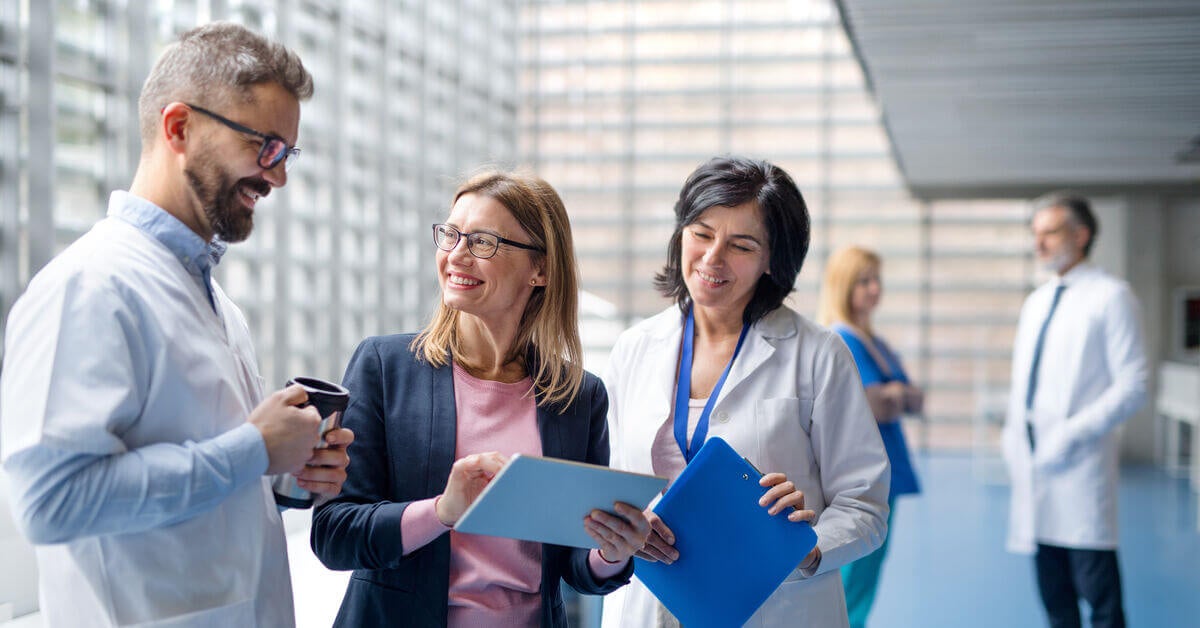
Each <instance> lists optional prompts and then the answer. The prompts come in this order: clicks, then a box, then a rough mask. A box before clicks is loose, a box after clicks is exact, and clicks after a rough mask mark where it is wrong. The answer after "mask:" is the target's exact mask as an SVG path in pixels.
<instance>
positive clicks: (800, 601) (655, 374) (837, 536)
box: [603, 307, 890, 628]
mask: <svg viewBox="0 0 1200 628" xmlns="http://www.w3.org/2000/svg"><path fill="white" fill-rule="evenodd" d="M681 323H682V316H681V314H680V311H679V310H678V309H677V308H675V307H671V308H669V309H667V310H666V311H665V312H662V313H660V314H658V315H656V316H654V317H653V318H650V319H648V320H646V321H643V322H642V323H639V324H638V325H636V326H634V327H633V328H632V329H630V330H628V331H626V332H625V333H624V334H622V335H621V337H620V338H619V339H618V340H617V344H616V347H615V348H614V349H613V353H612V358H611V360H610V362H609V366H608V369H607V370H606V377H605V378H604V381H605V386H606V387H607V389H608V395H609V414H608V420H609V430H610V439H611V442H612V457H611V464H612V466H613V467H615V468H620V469H626V470H630V471H638V472H642V473H653V469H652V466H651V465H652V463H651V457H650V447H651V444H652V443H653V442H654V437H655V434H656V432H657V431H658V429H659V427H660V426H662V424H663V422H664V421H666V420H667V417H668V416H669V415H670V413H671V407H672V401H673V399H674V391H675V383H676V382H675V373H676V364H677V362H678V359H679V344H680V338H681V334H682V324H681ZM708 435H709V436H719V437H721V438H723V439H725V440H726V441H728V442H729V444H730V445H732V446H733V448H734V449H735V450H737V451H738V452H739V453H741V454H742V455H743V456H746V457H747V458H748V459H749V460H750V461H751V462H752V463H753V464H754V465H755V466H757V467H758V468H759V469H761V470H762V471H763V472H764V473H768V472H782V473H785V474H787V477H788V479H789V480H791V481H793V482H795V484H796V486H797V488H799V489H800V490H802V491H804V496H805V507H806V508H809V509H812V510H815V511H816V513H817V523H816V526H815V530H816V532H817V536H818V543H817V545H818V547H820V548H821V552H822V554H823V558H822V560H821V564H820V565H819V566H818V568H817V570H816V571H815V572H814V573H810V574H805V573H802V572H801V571H800V570H799V569H797V570H795V571H794V572H793V573H792V574H791V575H790V576H789V577H788V578H787V580H786V581H784V583H783V584H782V585H780V587H779V588H778V589H777V590H776V591H775V593H774V594H773V595H772V596H771V597H770V598H769V599H768V600H767V601H766V602H765V603H764V604H763V606H762V607H761V608H760V609H759V611H758V612H757V613H756V614H755V615H754V616H753V617H752V618H751V619H750V621H749V622H748V623H747V625H748V626H810V627H816V628H827V627H830V628H835V627H839V626H846V625H848V621H847V618H846V602H845V596H844V593H843V591H842V580H841V577H840V576H839V574H838V568H839V567H841V566H842V565H845V564H847V563H849V562H851V561H853V560H855V559H858V558H861V557H863V556H865V555H867V554H869V553H870V552H872V551H874V550H875V549H876V548H878V547H879V545H880V544H881V543H882V542H883V539H884V536H885V534H886V533H887V514H888V506H887V496H888V484H889V481H890V480H889V478H890V470H889V467H888V460H887V454H886V453H885V451H884V448H883V441H882V440H881V439H880V437H879V429H878V428H877V427H876V426H875V420H874V418H873V416H872V414H871V410H870V408H869V407H868V405H867V400H866V397H865V395H864V393H863V387H862V383H861V380H860V379H859V376H858V370H857V369H856V367H855V365H854V359H853V358H852V357H851V355H850V352H849V350H848V349H846V346H845V344H844V343H843V342H842V340H841V339H840V338H839V337H838V336H837V334H835V333H833V332H831V331H829V330H827V329H825V328H822V327H819V326H817V325H815V324H813V323H811V322H809V321H808V320H806V319H804V318H803V317H801V316H800V315H799V314H797V313H795V312H793V311H792V310H790V309H788V308H786V307H780V308H778V309H776V310H775V311H773V312H771V313H770V314H768V315H767V316H766V317H764V318H763V319H762V320H760V321H759V322H757V323H756V324H754V325H753V326H752V327H751V328H750V331H749V333H748V334H747V335H746V340H745V344H744V345H743V347H742V351H741V353H740V354H739V355H738V357H737V360H735V361H734V364H733V368H732V370H731V371H730V373H729V377H728V379H727V380H726V382H725V385H724V387H723V388H722V389H721V392H720V395H719V397H718V399H717V403H716V405H715V406H714V407H713V411H712V415H711V417H710V422H709V428H708ZM714 507H719V505H718V504H714ZM733 577H736V576H733ZM656 607H657V600H655V598H654V597H653V595H652V594H651V593H650V592H649V590H648V589H646V588H645V586H644V585H642V584H641V582H639V581H638V580H637V578H636V572H635V577H634V580H633V581H632V582H631V583H630V584H629V585H628V586H626V587H623V588H621V589H618V590H617V591H616V592H614V593H611V594H609V595H608V596H606V598H605V602H604V624H603V625H604V626H605V627H606V628H608V627H612V628H615V627H622V628H638V627H644V626H654V625H655V621H656V619H655V618H656Z"/></svg>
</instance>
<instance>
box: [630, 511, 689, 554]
mask: <svg viewBox="0 0 1200 628" xmlns="http://www.w3.org/2000/svg"><path fill="white" fill-rule="evenodd" d="M645 514H646V519H647V520H648V521H649V522H650V536H648V537H646V544H645V545H644V546H643V547H642V548H641V549H640V550H638V552H637V557H638V558H641V559H642V560H648V561H650V562H652V563H654V562H663V563H666V564H668V565H670V564H671V563H673V562H675V561H676V560H679V550H677V549H675V533H674V532H671V528H668V527H667V524H666V523H663V520H662V518H661V517H659V516H658V514H657V513H655V512H654V511H652V510H647V511H646V513H645Z"/></svg>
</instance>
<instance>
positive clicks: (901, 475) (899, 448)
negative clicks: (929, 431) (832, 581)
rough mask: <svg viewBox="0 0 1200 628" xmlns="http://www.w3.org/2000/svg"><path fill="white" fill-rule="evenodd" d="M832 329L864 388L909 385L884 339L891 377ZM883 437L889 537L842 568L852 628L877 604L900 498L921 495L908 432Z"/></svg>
mask: <svg viewBox="0 0 1200 628" xmlns="http://www.w3.org/2000/svg"><path fill="white" fill-rule="evenodd" d="M832 329H833V330H834V331H836V332H837V333H838V335H839V336H841V337H842V340H843V341H845V343H846V346H847V347H849V349H850V353H851V354H852V355H853V356H854V363H855V364H856V365H858V372H859V375H860V376H861V377H862V383H863V387H864V388H865V387H867V386H872V385H875V384H887V383H890V382H895V381H898V382H902V383H905V384H907V383H908V376H907V375H905V373H904V367H903V366H901V364H900V358H898V357H897V356H896V354H895V353H894V352H893V351H892V349H891V347H888V346H887V343H885V342H884V341H883V340H882V339H880V338H878V337H876V338H874V339H873V340H874V341H875V348H876V350H877V351H878V352H879V354H880V355H881V356H882V357H883V359H884V360H885V361H886V362H887V367H888V370H890V371H891V375H884V372H883V369H881V368H880V367H879V365H878V364H876V362H875V359H874V358H873V357H872V356H871V353H870V352H869V351H867V347H866V345H864V344H863V341H862V340H861V339H860V338H859V337H858V336H856V335H855V333H854V331H853V330H851V329H850V328H849V327H848V326H846V325H844V324H841V323H836V324H834V325H833V326H832ZM896 418H897V419H899V417H896ZM879 434H880V436H882V437H883V446H884V448H885V449H886V450H887V455H888V460H889V461H890V462H891V463H892V489H891V494H889V495H888V506H890V507H892V508H891V510H890V511H889V512H888V536H887V538H885V539H884V540H883V545H881V546H880V547H879V549H877V550H875V551H874V552H872V553H870V554H868V555H866V556H864V557H862V558H860V559H858V560H856V561H854V562H852V563H850V564H849V565H846V566H844V567H842V587H843V588H845V590H846V611H847V613H848V615H849V616H850V626H851V628H862V627H863V626H866V624H867V615H868V614H870V612H871V605H872V604H873V603H874V602H875V592H876V589H877V588H878V586H879V573H880V570H881V569H882V568H883V557H884V556H885V555H886V554H887V546H888V540H889V539H890V538H891V536H892V535H891V529H892V513H893V512H895V508H894V506H895V500H896V497H898V496H900V495H908V494H915V493H919V492H921V487H920V485H919V484H918V483H917V474H916V472H915V471H913V466H912V460H911V459H910V458H909V455H908V444H907V443H905V442H904V431H903V430H902V429H901V428H900V421H899V420H896V421H892V422H890V423H880V424H879Z"/></svg>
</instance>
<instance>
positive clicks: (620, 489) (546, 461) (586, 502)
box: [454, 454, 667, 547]
mask: <svg viewBox="0 0 1200 628" xmlns="http://www.w3.org/2000/svg"><path fill="white" fill-rule="evenodd" d="M666 485H667V479H666V478H660V477H656V476H653V475H644V474H641V473H630V472H628V471H617V470H615V469H610V468H608V467H602V466H600V465H594V464H586V463H582V462H572V461H570V460H560V459H558V458H540V457H538V456H522V455H521V454H516V455H514V456H513V457H512V458H510V459H509V461H508V464H506V465H504V468H503V469H501V470H500V472H499V473H497V474H496V477H494V478H492V481H491V482H490V483H489V484H488V485H487V487H486V488H484V489H483V492H482V493H480V494H479V497H478V498H476V499H475V503H473V504H471V506H470V507H469V508H467V511H466V512H464V513H463V515H462V517H459V519H458V523H457V524H455V526H454V529H455V530H456V531H458V532H466V533H470V534H487V535H489V536H502V537H506V538H510V539H520V540H522V541H538V542H541V543H553V544H555V545H567V546H570V547H599V545H598V544H597V543H596V541H595V540H593V539H592V537H590V536H588V533H587V531H585V530H584V527H583V518H584V517H586V516H587V514H588V513H589V512H591V511H592V510H595V509H599V510H604V511H607V512H613V503H614V502H625V503H627V504H631V505H633V506H636V507H638V508H640V509H642V510H645V509H646V506H647V505H649V504H650V500H652V499H654V497H655V496H657V495H658V494H659V493H660V492H662V490H663V488H664V487H665V486H666Z"/></svg>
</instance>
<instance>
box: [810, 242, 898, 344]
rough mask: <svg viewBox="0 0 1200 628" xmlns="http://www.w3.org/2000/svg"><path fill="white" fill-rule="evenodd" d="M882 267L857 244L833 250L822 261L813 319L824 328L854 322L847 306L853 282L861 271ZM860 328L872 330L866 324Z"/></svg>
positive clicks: (869, 253) (871, 252) (880, 263)
mask: <svg viewBox="0 0 1200 628" xmlns="http://www.w3.org/2000/svg"><path fill="white" fill-rule="evenodd" d="M882 266H883V263H882V261H881V260H880V259H879V255H878V254H876V253H875V252H874V251H871V250H870V249H865V248H863V247H861V246H846V247H842V248H840V249H838V250H836V251H834V252H833V253H832V254H831V255H830V256H829V259H828V260H826V261H825V279H824V281H822V282H821V295H820V297H818V299H817V322H818V323H820V324H822V325H825V326H827V327H828V326H829V325H832V324H834V323H854V322H855V321H854V311H853V309H852V308H851V305H850V297H851V295H852V294H853V292H854V284H855V283H856V282H857V281H858V277H859V275H861V274H862V273H863V272H864V271H867V270H871V269H875V270H878V269H880V268H881V267H882ZM868 325H869V323H868ZM862 331H864V332H866V333H868V334H873V333H874V332H872V331H871V329H870V328H869V327H868V328H867V329H863V330H862Z"/></svg>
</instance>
